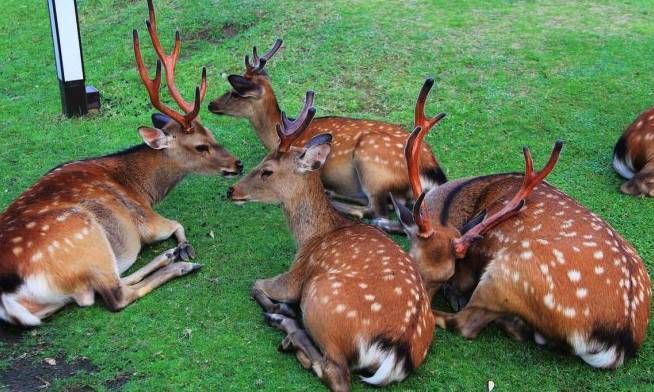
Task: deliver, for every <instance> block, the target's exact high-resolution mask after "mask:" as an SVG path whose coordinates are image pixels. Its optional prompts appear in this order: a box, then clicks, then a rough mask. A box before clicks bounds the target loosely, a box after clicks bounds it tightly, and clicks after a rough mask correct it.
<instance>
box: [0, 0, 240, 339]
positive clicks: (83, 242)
mask: <svg viewBox="0 0 654 392" xmlns="http://www.w3.org/2000/svg"><path fill="white" fill-rule="evenodd" d="M148 7H149V13H150V18H149V20H148V22H147V28H148V32H149V34H150V37H151V39H152V43H153V45H154V48H155V51H156V52H157V54H158V56H159V61H158V62H157V68H156V76H155V78H154V79H152V80H150V79H149V77H148V75H147V69H146V67H145V65H144V63H143V58H142V57H141V53H140V47H139V39H138V33H137V31H136V30H134V53H135V56H136V63H137V68H138V72H139V74H140V76H141V79H142V80H143V83H144V84H145V87H146V89H147V92H148V94H149V96H150V101H151V103H152V105H153V106H154V107H155V108H156V109H158V110H160V111H161V112H162V113H164V114H163V115H162V114H156V115H154V116H153V122H154V123H155V125H156V124H159V126H155V127H146V126H143V127H140V128H139V129H138V131H139V134H140V136H141V138H142V139H143V142H144V143H143V144H141V145H138V146H135V147H132V148H130V149H127V150H125V151H121V152H118V153H114V154H111V155H106V156H103V157H99V158H90V159H85V160H79V161H74V162H70V163H65V164H62V165H60V166H58V167H56V168H54V169H53V170H51V171H50V172H48V173H47V174H46V175H44V176H43V177H41V178H40V179H39V180H38V181H37V182H36V183H35V184H34V185H33V186H32V187H31V188H29V189H28V190H26V191H25V192H24V193H23V194H22V195H20V197H18V199H16V200H15V201H14V202H13V203H11V204H10V205H9V206H8V207H7V209H6V210H5V211H4V212H3V213H2V215H0V252H1V254H2V256H1V257H0V319H1V320H4V321H5V322H8V323H9V324H14V325H17V326H21V327H35V326H38V325H40V324H41V323H42V320H43V319H45V318H47V317H48V316H50V315H51V314H53V313H55V312H56V311H57V310H59V309H61V308H62V307H63V306H65V305H66V304H68V303H70V302H75V303H76V304H77V305H79V306H81V307H86V306H91V305H93V304H94V302H95V294H96V293H97V294H99V295H100V297H102V299H103V300H104V303H105V304H106V306H107V307H108V308H109V309H110V310H112V311H120V310H121V309H123V308H125V307H126V306H127V305H129V304H131V303H133V302H134V301H136V300H137V299H139V298H141V297H143V296H145V295H146V294H148V293H149V292H150V291H152V290H153V289H155V288H157V287H159V286H161V285H162V284H164V283H166V282H167V281H169V280H171V279H173V278H176V277H180V276H183V275H187V274H189V273H191V272H193V271H196V270H198V269H199V268H200V266H201V265H200V264H197V263H192V262H190V260H191V259H193V258H194V257H195V251H194V250H193V247H192V246H191V245H190V244H189V243H188V241H187V238H186V235H185V231H184V227H183V226H182V225H181V224H180V223H179V222H177V221H175V220H172V219H168V218H165V217H163V216H161V215H159V214H158V213H157V212H155V211H154V209H153V206H154V205H155V204H156V203H158V202H159V201H161V200H163V199H164V198H165V197H166V195H167V194H168V193H169V192H170V191H171V190H172V189H173V188H174V187H175V185H176V184H177V183H179V182H180V181H181V180H182V179H183V178H184V177H185V176H186V175H187V174H190V173H201V174H223V175H235V174H237V173H239V172H240V171H241V170H242V165H241V163H240V162H239V161H238V160H236V159H235V158H234V157H233V156H232V155H231V154H230V153H229V152H227V151H226V150H225V149H224V148H223V147H221V146H220V145H219V144H218V143H217V142H216V139H215V138H214V136H213V135H212V133H211V131H209V130H208V129H207V128H205V127H204V126H202V124H201V123H200V121H199V119H198V113H199V110H200V105H201V100H202V97H203V96H204V93H205V90H206V71H205V70H204V69H203V71H202V81H201V87H198V88H196V90H195V100H194V102H193V104H190V103H188V102H186V101H184V100H183V98H182V97H181V94H180V93H179V91H178V90H177V89H176V87H175V83H174V68H175V63H176V62H177V58H178V55H179V49H180V35H179V32H177V34H176V37H175V49H174V50H173V53H172V55H166V54H164V52H163V50H162V48H161V44H160V41H159V38H158V35H157V27H156V19H155V14H154V8H153V5H152V1H151V0H150V1H148ZM162 63H163V65H164V68H165V71H166V80H167V85H168V90H169V92H170V94H171V95H172V97H173V98H174V100H175V101H176V102H177V104H178V105H179V106H180V108H181V109H182V112H178V111H175V110H173V109H172V108H171V107H169V106H167V105H165V104H163V103H162V102H161V100H160V98H159V88H160V82H161V64H162ZM171 236H174V237H175V239H176V240H177V246H176V247H174V248H172V249H169V250H167V251H165V252H163V253H162V254H160V255H159V256H157V257H155V258H154V259H153V260H152V261H150V262H149V263H147V264H146V265H145V266H143V267H142V268H140V269H138V270H137V271H135V272H133V273H131V274H130V275H128V276H125V277H121V275H122V274H123V273H124V272H126V271H127V270H128V269H129V268H130V267H131V266H132V265H133V264H134V262H135V261H136V259H137V257H138V254H139V252H140V249H141V247H142V246H143V245H144V244H151V243H154V242H157V241H162V240H165V239H167V238H169V237H171Z"/></svg>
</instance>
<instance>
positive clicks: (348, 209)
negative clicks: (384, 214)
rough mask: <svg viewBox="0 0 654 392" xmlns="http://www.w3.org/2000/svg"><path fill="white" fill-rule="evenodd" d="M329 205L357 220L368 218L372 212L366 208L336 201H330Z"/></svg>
mask: <svg viewBox="0 0 654 392" xmlns="http://www.w3.org/2000/svg"><path fill="white" fill-rule="evenodd" d="M331 204H332V206H333V207H334V208H335V209H336V210H337V211H339V212H342V213H343V214H346V215H350V216H353V217H355V218H359V219H363V218H365V217H366V216H370V215H371V213H372V211H371V210H370V208H369V207H368V206H359V205H353V204H348V203H344V202H341V201H337V200H331Z"/></svg>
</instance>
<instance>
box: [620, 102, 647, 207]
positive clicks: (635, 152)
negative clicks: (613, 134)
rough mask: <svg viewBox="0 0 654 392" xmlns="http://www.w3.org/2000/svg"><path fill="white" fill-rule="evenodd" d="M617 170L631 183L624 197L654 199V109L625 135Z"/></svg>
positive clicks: (623, 189) (622, 138) (637, 120)
mask: <svg viewBox="0 0 654 392" xmlns="http://www.w3.org/2000/svg"><path fill="white" fill-rule="evenodd" d="M613 168H615V171H616V172H618V174H620V175H621V176H622V177H624V178H626V179H627V180H628V181H627V182H625V183H624V184H622V187H620V190H621V191H622V192H623V193H626V194H628V195H634V196H654V107H652V108H650V109H649V110H647V111H646V112H644V113H643V114H641V115H640V116H638V118H637V119H636V120H635V121H634V122H633V123H632V124H631V125H629V127H628V128H627V129H626V130H625V131H624V133H623V134H622V136H621V137H620V139H618V142H617V143H616V145H615V148H614V149H613Z"/></svg>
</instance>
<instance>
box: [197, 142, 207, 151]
mask: <svg viewBox="0 0 654 392" xmlns="http://www.w3.org/2000/svg"><path fill="white" fill-rule="evenodd" d="M195 150H196V151H197V152H209V146H208V145H206V144H200V145H197V146H195Z"/></svg>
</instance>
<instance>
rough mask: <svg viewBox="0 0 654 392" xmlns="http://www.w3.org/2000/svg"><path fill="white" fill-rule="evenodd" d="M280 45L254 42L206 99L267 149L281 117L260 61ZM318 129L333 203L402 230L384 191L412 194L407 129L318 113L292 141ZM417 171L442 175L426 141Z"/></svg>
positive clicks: (430, 180)
mask: <svg viewBox="0 0 654 392" xmlns="http://www.w3.org/2000/svg"><path fill="white" fill-rule="evenodd" d="M281 46H282V40H281V39H278V40H277V41H276V42H275V44H274V46H273V47H272V48H271V49H270V50H269V51H268V52H267V53H265V54H264V55H263V56H259V55H258V54H257V49H256V47H255V48H254V49H253V53H252V59H250V57H249V56H247V55H246V56H245V73H244V74H243V75H242V76H241V75H230V76H229V77H228V78H227V80H228V81H229V83H230V85H231V87H232V88H231V90H230V91H228V92H226V93H225V94H223V95H222V96H221V97H219V98H217V99H215V100H213V101H212V102H211V104H210V105H209V110H210V111H211V112H212V113H215V114H220V115H229V116H235V117H245V118H247V119H249V120H250V123H251V124H252V126H253V127H254V129H255V131H256V133H257V136H258V137H259V139H260V140H261V142H262V143H263V144H264V145H265V146H266V148H268V150H270V151H274V150H275V149H276V148H277V144H278V142H279V139H278V137H277V133H276V132H275V126H276V124H277V123H279V122H280V121H281V111H280V110H279V105H278V103H277V98H276V96H275V93H274V91H273V89H272V85H271V83H270V79H269V77H268V74H267V72H266V69H265V65H266V64H267V62H268V61H269V60H270V58H271V57H272V56H273V55H274V54H275V53H277V51H278V50H279V49H280V48H281ZM439 120H440V119H439ZM321 133H329V134H331V135H332V144H331V146H332V152H331V154H330V156H329V159H328V160H327V162H326V163H325V167H324V168H323V169H322V172H321V178H322V181H323V184H324V186H325V188H326V189H327V190H328V191H329V193H330V195H331V196H332V197H331V198H332V202H333V204H334V206H335V207H336V208H337V209H338V210H340V211H342V212H345V213H347V214H350V215H354V216H358V217H364V216H365V217H371V218H374V219H373V221H372V223H373V224H374V225H376V226H378V227H380V228H383V229H385V230H388V231H399V232H401V226H399V225H398V224H397V222H393V221H390V220H388V219H387V212H388V210H387V207H388V206H389V205H390V200H389V199H388V194H389V192H391V193H393V195H394V196H395V197H396V199H406V198H409V197H410V196H411V195H410V187H409V181H408V178H407V176H406V163H405V161H404V157H403V154H402V151H403V148H404V143H405V142H406V139H407V137H408V133H407V132H406V131H405V130H404V129H402V127H400V126H399V125H395V124H390V123H386V122H381V121H374V120H364V119H354V118H346V117H321V118H316V119H314V120H313V122H312V123H311V126H310V127H309V129H307V131H306V132H304V133H303V134H302V136H301V137H300V138H298V139H297V141H296V142H295V145H297V146H303V145H305V144H306V143H307V141H308V140H309V139H311V138H312V137H314V136H316V135H318V134H321ZM419 171H420V177H421V181H422V182H423V186H424V187H425V188H426V189H430V188H432V187H434V186H436V185H440V184H443V183H445V182H446V181H447V178H446V177H445V174H444V173H443V171H442V169H441V168H440V166H439V164H438V161H437V160H436V158H435V157H434V155H433V154H432V153H431V151H430V149H429V148H428V147H424V148H423V150H422V153H421V159H420V170H419Z"/></svg>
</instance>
